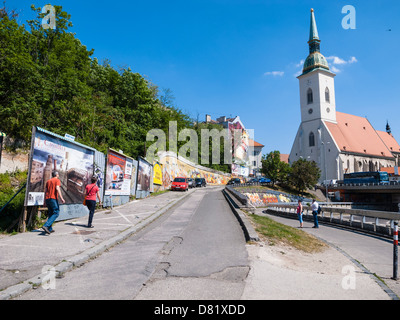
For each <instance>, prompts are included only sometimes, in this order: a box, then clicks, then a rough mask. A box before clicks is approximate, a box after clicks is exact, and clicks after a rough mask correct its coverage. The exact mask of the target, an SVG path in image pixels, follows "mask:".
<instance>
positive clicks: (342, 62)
mask: <svg viewBox="0 0 400 320" xmlns="http://www.w3.org/2000/svg"><path fill="white" fill-rule="evenodd" d="M326 60H328V61H329V62H330V66H329V67H330V68H331V70H332V71H333V72H336V73H338V72H340V71H341V70H340V69H338V68H337V67H336V66H344V65H346V64H352V63H355V62H358V60H357V58H356V57H354V56H353V57H351V58H350V59H349V60H344V59H342V58H339V57H337V56H329V57H326ZM335 65H336V66H335Z"/></svg>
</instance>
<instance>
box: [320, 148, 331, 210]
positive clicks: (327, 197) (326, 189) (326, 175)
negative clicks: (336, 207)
mask: <svg viewBox="0 0 400 320" xmlns="http://www.w3.org/2000/svg"><path fill="white" fill-rule="evenodd" d="M321 144H322V145H323V146H324V167H325V195H326V202H329V196H328V183H327V181H328V169H327V163H326V145H327V144H329V142H327V143H326V144H325V143H324V142H322V141H321Z"/></svg>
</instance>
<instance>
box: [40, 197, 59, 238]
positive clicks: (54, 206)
mask: <svg viewBox="0 0 400 320" xmlns="http://www.w3.org/2000/svg"><path fill="white" fill-rule="evenodd" d="M46 206H47V208H48V209H49V210H48V214H49V217H48V219H47V221H46V223H45V224H44V225H43V227H47V228H48V229H49V230H50V231H51V230H52V229H53V228H52V227H51V225H52V224H53V223H54V221H56V219H57V218H58V216H59V215H60V207H59V205H58V201H57V200H56V199H46Z"/></svg>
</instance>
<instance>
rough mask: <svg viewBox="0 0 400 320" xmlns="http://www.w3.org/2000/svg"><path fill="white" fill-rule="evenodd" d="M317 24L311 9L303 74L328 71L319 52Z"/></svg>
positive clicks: (326, 63) (325, 62)
mask: <svg viewBox="0 0 400 320" xmlns="http://www.w3.org/2000/svg"><path fill="white" fill-rule="evenodd" d="M320 42H321V40H319V36H318V30H317V23H316V22H315V16H314V9H311V18H310V37H309V40H308V46H309V50H310V52H309V55H308V57H307V59H306V60H305V62H304V66H303V74H305V73H308V72H310V71H313V70H315V69H321V68H322V69H325V70H329V66H328V62H327V61H326V59H325V57H324V56H323V55H322V54H321V52H320V47H319V44H320Z"/></svg>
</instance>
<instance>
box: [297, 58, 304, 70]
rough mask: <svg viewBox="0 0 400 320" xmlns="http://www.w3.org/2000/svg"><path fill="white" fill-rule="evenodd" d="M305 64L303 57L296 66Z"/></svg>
mask: <svg viewBox="0 0 400 320" xmlns="http://www.w3.org/2000/svg"><path fill="white" fill-rule="evenodd" d="M303 65H304V60H303V59H301V60H300V62H299V63H298V64H296V68H299V67H302V66H303Z"/></svg>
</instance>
